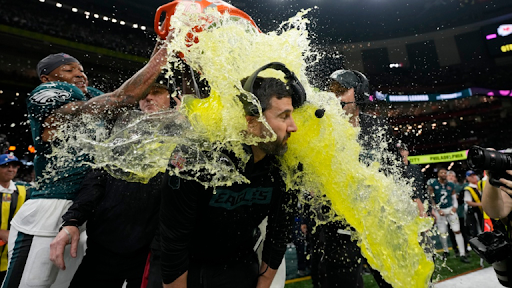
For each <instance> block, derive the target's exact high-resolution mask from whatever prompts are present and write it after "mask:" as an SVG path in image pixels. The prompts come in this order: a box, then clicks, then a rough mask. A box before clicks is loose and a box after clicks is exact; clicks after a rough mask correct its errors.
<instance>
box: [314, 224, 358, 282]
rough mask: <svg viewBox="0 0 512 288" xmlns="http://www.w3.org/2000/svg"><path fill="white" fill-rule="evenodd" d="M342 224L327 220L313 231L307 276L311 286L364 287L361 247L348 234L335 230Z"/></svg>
mask: <svg viewBox="0 0 512 288" xmlns="http://www.w3.org/2000/svg"><path fill="white" fill-rule="evenodd" d="M340 228H341V229H343V228H344V227H341V226H338V225H335V223H329V224H327V225H321V226H317V228H316V232H315V234H313V238H314V240H313V242H314V244H313V249H312V250H313V251H312V252H311V274H312V275H311V277H312V280H313V287H315V288H331V287H354V288H358V287H364V283H363V276H362V273H363V265H362V262H361V260H362V256H361V250H360V248H359V247H358V246H357V244H356V242H354V241H352V240H351V239H350V235H344V234H340V233H338V232H337V230H338V229H340Z"/></svg>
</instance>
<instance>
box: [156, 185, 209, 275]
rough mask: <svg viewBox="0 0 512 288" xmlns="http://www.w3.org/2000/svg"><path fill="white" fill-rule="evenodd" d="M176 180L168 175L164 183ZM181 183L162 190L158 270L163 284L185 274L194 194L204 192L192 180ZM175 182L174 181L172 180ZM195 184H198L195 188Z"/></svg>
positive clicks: (195, 207)
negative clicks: (160, 256) (160, 272)
mask: <svg viewBox="0 0 512 288" xmlns="http://www.w3.org/2000/svg"><path fill="white" fill-rule="evenodd" d="M169 180H177V178H173V177H169V176H167V177H166V178H165V180H164V181H166V183H170V182H171V181H169ZM178 181H180V182H181V183H180V184H178V185H177V186H176V185H171V184H167V185H166V186H165V189H164V190H163V191H162V201H161V207H160V244H161V249H162V251H161V252H162V258H161V271H162V280H163V282H164V284H169V283H172V282H174V280H176V279H177V278H178V277H180V276H181V275H183V273H185V272H187V271H188V265H189V253H188V245H189V243H190V237H191V236H190V235H191V234H192V231H193V229H194V222H195V217H196V210H197V195H199V193H200V192H201V191H204V189H202V190H201V189H200V188H201V187H202V186H201V187H198V186H200V185H199V184H197V183H196V182H194V181H186V180H183V179H179V180H178ZM174 182H176V181H174ZM194 184H197V185H194ZM171 186H172V187H171Z"/></svg>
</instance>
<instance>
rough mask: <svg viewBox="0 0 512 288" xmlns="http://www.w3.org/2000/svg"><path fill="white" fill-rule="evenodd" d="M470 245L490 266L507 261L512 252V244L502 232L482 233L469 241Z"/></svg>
mask: <svg viewBox="0 0 512 288" xmlns="http://www.w3.org/2000/svg"><path fill="white" fill-rule="evenodd" d="M469 245H471V248H472V249H473V251H475V253H476V254H478V256H480V258H482V259H484V260H485V261H487V263H489V264H492V263H494V262H499V261H503V260H505V259H507V258H508V257H509V256H510V254H511V251H512V250H511V249H512V244H511V243H510V242H509V240H508V239H507V237H506V236H505V235H504V234H503V233H502V232H500V231H494V232H484V233H480V234H478V236H477V237H474V238H471V239H470V240H469Z"/></svg>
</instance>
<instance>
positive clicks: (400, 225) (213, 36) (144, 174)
mask: <svg viewBox="0 0 512 288" xmlns="http://www.w3.org/2000/svg"><path fill="white" fill-rule="evenodd" d="M185 2H187V1H185ZM188 2H190V1H188ZM185 8H186V7H185V6H183V7H180V5H177V6H176V7H175V10H173V13H174V14H173V16H172V17H169V19H168V20H166V21H167V22H165V23H168V25H169V27H172V28H173V29H168V30H167V31H168V32H169V33H170V35H169V37H168V38H167V41H168V44H169V45H168V55H169V62H170V63H169V68H171V66H172V64H175V63H178V62H179V61H185V62H186V63H187V64H188V65H190V66H191V67H192V68H193V69H194V70H195V71H197V72H199V73H200V75H201V76H200V77H202V78H204V79H206V80H207V81H208V83H209V85H210V88H211V91H212V92H211V95H210V97H208V98H206V99H196V98H194V97H193V96H186V97H185V99H184V103H183V106H182V108H181V110H180V111H179V112H178V113H171V114H170V115H169V116H163V117H164V118H165V117H169V118H167V121H166V120H164V119H160V120H161V121H164V122H166V123H171V122H172V121H174V120H176V119H185V118H186V120H187V121H188V123H189V124H183V123H182V124H180V125H176V126H174V129H177V130H179V133H176V134H169V132H164V131H167V130H165V129H164V127H165V125H146V124H144V122H145V121H137V123H135V122H133V123H132V124H129V125H135V126H133V127H134V129H133V131H134V134H135V135H133V134H132V135H130V133H128V134H127V135H125V136H123V134H122V133H117V134H114V135H113V136H111V138H110V139H108V140H107V141H103V142H97V141H96V142H95V141H92V140H87V141H88V142H87V143H88V144H89V145H88V147H89V146H90V147H93V148H91V149H90V150H89V151H88V152H89V153H91V154H93V156H95V159H96V163H95V165H97V166H106V165H112V164H108V163H113V162H115V163H116V165H115V167H116V169H112V170H119V169H122V170H124V171H129V173H128V174H129V175H123V173H118V175H117V176H118V177H122V178H123V179H127V180H132V181H133V180H135V181H141V182H143V181H144V179H149V178H151V177H152V176H153V175H154V173H155V171H157V172H158V171H163V170H165V169H166V168H170V173H171V174H172V173H176V174H177V172H179V171H178V170H179V169H191V170H195V171H199V170H200V169H207V170H208V171H209V172H210V173H211V174H212V175H221V176H219V177H217V178H215V177H214V178H213V179H214V180H213V181H212V182H208V183H203V184H204V185H205V186H208V185H210V186H218V185H230V184H232V183H234V182H243V181H247V180H246V179H244V178H243V177H240V175H239V174H238V173H237V171H236V169H231V168H230V167H229V165H227V166H221V165H220V164H219V162H218V161H216V159H218V154H217V153H220V151H221V150H223V149H228V150H231V151H234V152H235V153H236V155H237V156H238V157H239V158H240V159H242V160H244V161H247V157H246V156H247V155H245V153H244V152H243V150H242V149H241V145H242V144H249V145H252V144H256V142H257V141H273V140H274V139H275V137H276V136H275V135H272V136H271V137H268V138H265V139H261V138H257V139H256V138H251V137H248V136H247V134H246V133H243V131H245V130H246V129H247V122H246V120H245V117H244V110H243V107H242V104H241V103H240V101H239V99H238V95H240V94H241V93H247V92H245V91H243V88H242V87H241V83H240V80H241V79H243V78H245V77H247V76H249V75H251V74H252V73H253V72H254V71H255V70H257V69H258V68H260V67H261V66H263V65H265V64H267V63H269V62H281V63H284V64H285V65H286V66H287V68H288V69H289V70H291V71H293V72H294V73H295V74H296V75H297V77H298V78H299V80H300V81H301V83H302V84H303V86H304V88H305V90H306V93H307V95H308V102H307V103H306V104H305V105H304V106H303V107H301V108H298V109H296V111H294V113H293V117H294V119H295V121H296V124H297V127H298V131H297V132H296V133H293V134H292V136H291V137H290V139H289V141H288V147H289V149H288V152H287V153H286V154H285V155H284V156H283V157H282V158H281V164H282V170H283V171H284V172H285V176H284V177H285V180H286V183H287V186H288V188H289V189H300V190H304V191H315V192H316V193H322V194H324V195H326V196H327V197H328V199H329V200H330V203H331V207H332V208H333V209H334V210H335V212H336V213H337V214H338V215H339V216H340V217H341V218H342V219H344V220H346V222H348V223H349V224H350V225H351V226H352V227H354V228H355V230H356V231H357V233H356V236H355V237H356V238H357V239H358V241H359V242H358V243H359V245H360V246H361V250H362V253H363V255H364V256H365V257H366V258H367V259H368V262H369V264H370V265H371V266H372V267H373V268H375V269H377V270H379V271H380V272H381V274H382V275H383V277H384V279H385V280H386V281H387V282H389V283H390V284H392V285H393V286H394V287H427V286H428V283H429V280H430V277H431V274H432V272H433V268H434V264H433V262H432V261H430V260H429V259H428V257H427V255H426V254H425V253H424V251H423V249H422V247H421V246H420V245H419V243H418V239H419V233H420V232H422V231H425V230H427V229H428V228H429V227H430V226H431V224H432V223H431V220H427V219H421V218H419V217H418V216H417V211H416V207H415V206H414V204H413V202H412V201H411V199H410V194H411V191H412V189H411V186H410V185H409V184H408V183H407V181H405V180H403V179H401V178H400V177H399V176H389V177H386V176H385V175H384V174H383V173H381V172H379V163H372V164H371V165H369V166H367V165H365V164H363V163H361V162H360V161H359V154H360V152H361V147H360V146H359V144H358V142H357V137H358V133H359V129H358V128H354V127H352V126H351V125H350V123H349V122H348V118H347V117H346V115H345V114H344V112H343V110H342V109H341V107H340V105H339V102H338V100H337V99H336V98H335V96H334V94H332V93H327V92H318V91H315V90H314V89H313V87H311V86H310V85H309V83H308V80H307V79H306V77H305V71H306V68H307V66H308V63H306V60H305V59H313V60H312V61H313V62H314V61H316V59H318V57H319V56H318V54H316V53H315V52H314V51H313V50H312V49H311V48H310V42H309V40H308V30H307V25H308V23H309V22H308V20H307V19H306V18H305V17H304V15H305V14H307V12H308V10H304V11H300V12H299V13H298V14H297V15H296V16H295V17H292V18H291V19H289V20H288V21H286V22H284V23H283V24H281V26H280V27H279V29H277V31H273V32H269V33H260V32H259V31H258V30H257V29H255V28H254V26H253V24H252V23H250V21H239V19H236V18H233V17H230V15H229V13H227V12H226V13H224V14H222V13H220V12H219V11H218V10H216V9H205V10H204V11H202V13H188V12H187V9H185ZM205 17H206V19H214V20H213V21H211V22H208V27H207V29H204V30H203V31H202V32H200V33H199V32H197V31H198V30H197V29H195V30H194V29H193V28H194V27H204V24H205V23H204V19H205ZM165 25H167V24H165ZM159 29H160V27H159ZM191 37H192V38H191ZM185 39H194V41H193V44H192V45H191V42H190V41H186V40H185ZM196 40H197V41H196ZM178 52H179V53H180V54H179V56H178ZM260 76H263V77H276V78H280V79H284V74H283V73H281V72H279V71H274V70H265V71H263V72H262V73H261V75H260ZM320 107H321V108H323V109H325V115H324V117H322V118H320V119H319V118H316V117H315V116H314V113H315V111H316V110H317V109H318V108H320ZM260 109H261V107H260ZM260 121H262V122H263V123H265V124H266V122H265V119H264V117H263V116H262V117H261V118H260ZM137 125H141V126H140V127H139V128H140V129H137V127H138V126H137ZM266 125H268V124H266ZM268 128H270V127H268ZM141 129H142V130H144V131H145V133H140V132H137V131H140V130H141ZM270 130H271V129H270ZM120 131H122V130H120ZM116 137H117V138H116ZM126 137H129V138H128V139H127V138H126ZM130 137H131V138H130ZM84 141H86V140H83V141H82V142H84ZM130 141H135V142H134V143H137V145H136V146H130V145H126V144H127V143H131V142H130ZM376 141H378V140H376ZM117 143H122V144H123V145H126V146H127V147H130V148H126V149H128V150H127V151H125V150H126V149H125V148H123V149H124V150H123V149H121V150H122V151H123V155H122V156H123V157H122V158H119V157H118V156H117V155H116V153H117V154H120V153H121V152H119V151H117V150H116V149H117V148H118V147H120V146H119V145H117ZM174 149H180V151H185V150H187V151H193V153H188V154H187V153H185V154H184V155H196V156H197V155H199V156H197V157H196V156H194V157H188V156H187V157H188V158H187V157H184V158H183V157H182V158H177V159H174V158H172V157H173V156H169V155H172V152H173V150H174ZM112 151H117V152H112ZM126 152H128V153H126ZM169 157H170V158H171V161H170V162H173V161H175V162H174V164H173V165H169V166H168V163H167V162H168V160H169ZM133 160H136V161H133ZM299 163H300V164H299ZM299 165H300V166H302V169H298V166H299ZM299 170H300V171H299Z"/></svg>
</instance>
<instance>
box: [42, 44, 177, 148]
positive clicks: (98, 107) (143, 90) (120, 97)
mask: <svg viewBox="0 0 512 288" xmlns="http://www.w3.org/2000/svg"><path fill="white" fill-rule="evenodd" d="M166 63H167V49H166V47H161V48H159V49H158V51H157V52H156V53H155V54H154V55H153V57H151V59H150V60H149V62H148V63H147V64H146V65H145V66H144V67H143V68H142V69H141V70H139V71H138V72H137V73H135V75H133V76H132V77H131V78H130V79H128V80H127V81H126V82H124V83H123V84H122V85H121V87H119V88H118V89H116V90H115V91H113V92H110V93H106V94H103V95H100V96H97V97H94V98H92V99H90V100H89V101H75V102H71V103H68V104H65V105H63V106H62V107H60V108H58V109H56V110H55V111H54V112H53V113H52V115H50V116H49V117H47V118H46V119H45V122H44V132H43V135H42V138H43V141H51V136H52V132H53V131H54V130H55V129H56V128H57V127H58V126H59V123H60V122H61V121H65V120H66V119H67V117H74V116H76V115H78V114H81V113H89V114H107V115H108V116H109V117H115V116H116V115H117V113H118V111H119V109H120V108H124V107H128V106H131V105H135V104H136V103H137V102H138V101H139V100H140V99H142V98H144V97H145V96H146V95H147V93H148V91H149V88H150V87H151V85H152V84H153V83H154V82H155V80H156V78H157V77H158V75H159V74H160V73H161V70H162V67H163V66H164V65H165V64H166Z"/></svg>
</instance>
